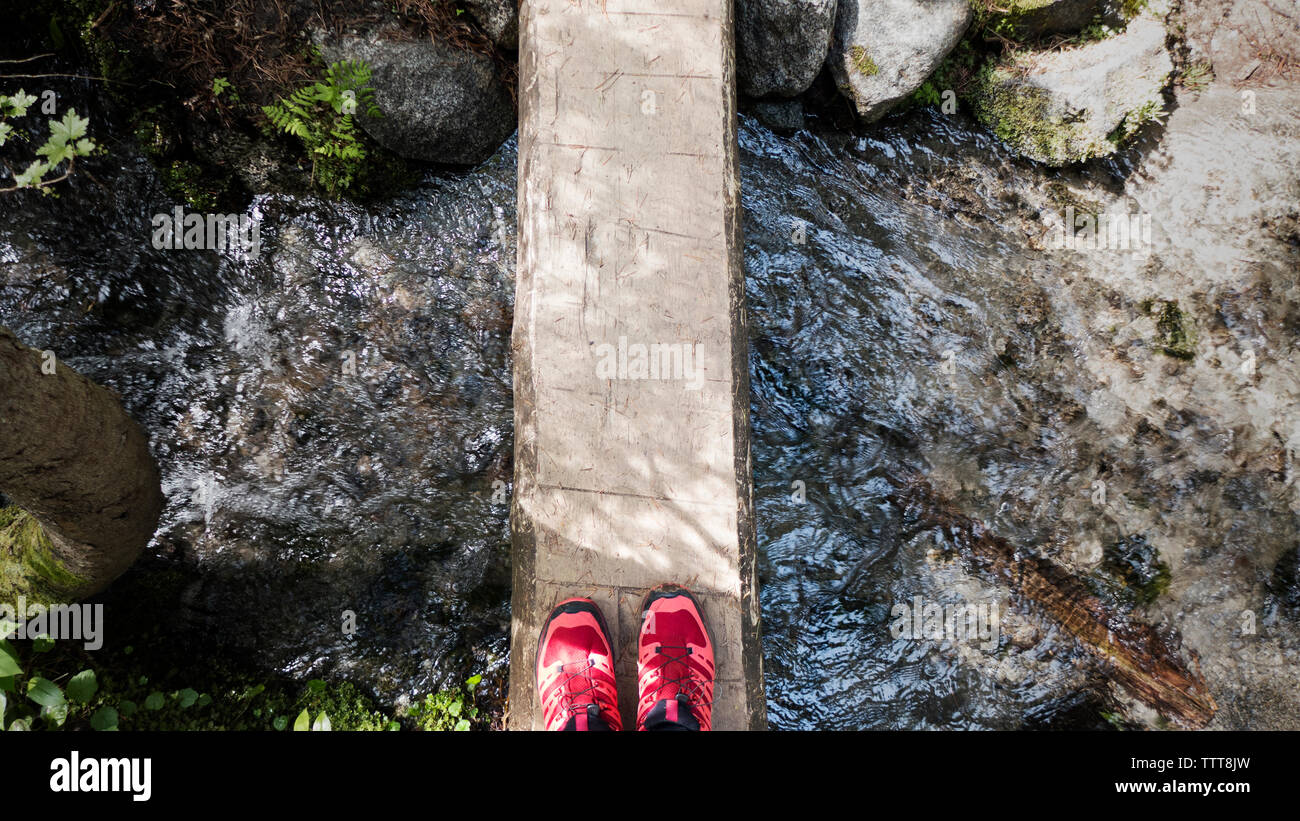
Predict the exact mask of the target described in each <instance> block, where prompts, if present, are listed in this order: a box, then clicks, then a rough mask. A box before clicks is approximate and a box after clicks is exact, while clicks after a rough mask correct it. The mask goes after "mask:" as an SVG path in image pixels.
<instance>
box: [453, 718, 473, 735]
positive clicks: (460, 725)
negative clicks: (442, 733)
mask: <svg viewBox="0 0 1300 821" xmlns="http://www.w3.org/2000/svg"><path fill="white" fill-rule="evenodd" d="M467 730H469V721H468V720H467V719H463V718H462V719H461V720H460V721H457V722H456V729H455V730H453V732H457V733H463V732H466V731H467Z"/></svg>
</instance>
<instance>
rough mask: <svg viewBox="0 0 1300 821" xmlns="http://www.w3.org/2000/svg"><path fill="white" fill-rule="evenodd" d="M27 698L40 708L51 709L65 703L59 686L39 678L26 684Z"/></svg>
mask: <svg viewBox="0 0 1300 821" xmlns="http://www.w3.org/2000/svg"><path fill="white" fill-rule="evenodd" d="M27 697H28V698H30V699H31V700H32V701H34V702H36V703H37V704H39V705H41V706H42V707H53V706H54V705H56V704H64V703H66V701H67V699H65V698H64V697H63V691H62V690H60V689H59V685H57V684H55V683H54V682H52V681H50V680H49V679H47V678H41V677H40V676H37V677H36V678H34V679H32V680H31V681H29V682H27Z"/></svg>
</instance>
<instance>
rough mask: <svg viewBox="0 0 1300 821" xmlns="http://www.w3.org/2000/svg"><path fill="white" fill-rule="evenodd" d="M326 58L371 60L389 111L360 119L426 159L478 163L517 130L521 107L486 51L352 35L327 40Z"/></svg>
mask: <svg viewBox="0 0 1300 821" xmlns="http://www.w3.org/2000/svg"><path fill="white" fill-rule="evenodd" d="M321 51H322V53H323V54H324V55H325V58H326V59H327V60H329V61H331V62H332V61H335V60H364V61H366V63H367V64H368V65H369V66H370V68H371V71H372V72H373V75H372V79H371V86H372V87H373V88H374V90H375V102H376V104H378V106H379V109H380V110H381V111H382V112H383V117H382V118H374V117H357V122H358V123H359V124H360V125H361V127H362V128H364V129H365V130H366V132H367V133H369V134H370V136H372V137H374V138H375V141H376V142H378V143H379V144H380V145H382V146H384V147H385V148H387V149H388V150H390V151H392V152H394V153H396V154H399V155H401V156H403V157H408V158H410V159H415V160H423V161H425V162H439V163H453V164H459V165H472V164H474V163H478V162H482V161H483V160H485V159H487V158H488V157H490V156H491V155H492V153H493V152H495V151H496V150H497V148H499V147H500V146H501V144H502V143H503V142H505V141H506V139H507V138H509V137H510V135H511V134H512V133H514V130H515V107H514V102H513V100H512V99H511V96H510V89H509V88H508V87H507V86H506V84H505V81H504V80H503V79H502V77H501V74H500V72H499V71H498V69H497V66H496V63H495V62H494V61H493V60H492V58H491V57H489V56H488V55H486V54H479V53H476V52H472V51H465V50H463V49H459V48H456V47H455V46H452V45H450V44H448V43H443V42H439V41H436V40H419V41H399V40H383V39H379V38H378V37H375V36H372V37H370V38H365V39H363V38H360V37H345V38H342V39H341V40H338V41H334V42H329V43H326V44H325V45H324V46H322V48H321Z"/></svg>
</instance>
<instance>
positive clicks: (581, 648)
mask: <svg viewBox="0 0 1300 821" xmlns="http://www.w3.org/2000/svg"><path fill="white" fill-rule="evenodd" d="M537 691H538V693H539V694H540V695H541V703H542V717H543V719H544V721H545V723H546V729H548V730H565V729H568V730H604V729H610V730H621V729H622V728H623V720H622V719H621V718H620V717H619V714H618V690H617V689H616V688H615V686H614V649H613V644H612V642H610V640H609V629H608V628H606V627H605V618H604V616H602V615H601V614H600V608H599V607H597V606H596V603H595V602H593V601H591V600H590V599H566V600H565V601H562V602H560V603H559V604H557V605H556V606H555V609H554V610H552V611H551V615H550V616H548V617H547V619H546V623H545V624H543V625H542V636H541V638H540V639H539V640H538V642H537Z"/></svg>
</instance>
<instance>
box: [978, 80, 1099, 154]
mask: <svg viewBox="0 0 1300 821" xmlns="http://www.w3.org/2000/svg"><path fill="white" fill-rule="evenodd" d="M969 98H970V102H971V107H972V109H973V110H974V111H975V116H976V117H978V118H979V120H980V122H982V123H984V125H986V126H988V127H989V129H991V130H992V131H993V133H994V134H996V135H997V137H998V139H1000V140H1002V141H1003V142H1004V143H1006V144H1007V145H1009V146H1011V147H1012V148H1014V149H1015V150H1017V151H1019V152H1020V153H1022V154H1025V155H1026V156H1028V157H1031V158H1033V159H1036V160H1038V161H1040V162H1044V163H1047V164H1049V165H1066V164H1069V163H1072V162H1078V161H1081V160H1084V159H1087V158H1088V157H1092V156H1097V155H1100V154H1106V153H1109V152H1110V151H1111V150H1112V148H1113V146H1111V145H1110V144H1103V145H1098V144H1097V141H1096V140H1094V139H1093V138H1092V136H1091V135H1090V134H1089V133H1088V130H1087V129H1086V128H1085V127H1084V126H1083V125H1082V124H1081V123H1077V122H1069V121H1067V120H1066V119H1064V118H1062V117H1060V116H1058V115H1056V114H1054V113H1052V111H1051V107H1052V106H1051V96H1050V95H1049V94H1048V93H1047V92H1046V91H1044V90H1043V89H1041V88H1037V87H1035V86H1032V85H1028V84H1026V83H1021V82H1017V81H1016V70H1015V60H1014V58H1013V59H1012V60H1010V61H1008V62H1006V63H1002V64H994V63H992V62H990V63H988V64H986V65H985V66H984V68H983V69H981V70H980V73H979V77H978V79H977V80H976V83H975V85H974V88H973V90H972V92H971V94H970V95H969Z"/></svg>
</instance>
